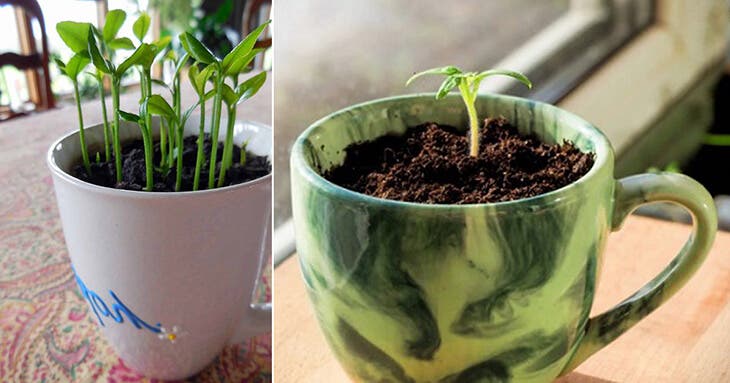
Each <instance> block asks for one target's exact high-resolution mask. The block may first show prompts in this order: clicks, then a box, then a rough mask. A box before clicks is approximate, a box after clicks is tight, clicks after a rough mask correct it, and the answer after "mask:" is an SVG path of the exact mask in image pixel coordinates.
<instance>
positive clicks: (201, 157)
mask: <svg viewBox="0 0 730 383" xmlns="http://www.w3.org/2000/svg"><path fill="white" fill-rule="evenodd" d="M204 142H205V100H204V99H203V98H201V102H200V127H199V128H198V142H197V143H198V153H197V156H196V158H195V175H194V176H193V190H198V187H199V186H200V169H201V168H202V167H203V162H204V161H205V151H204V150H203V144H204Z"/></svg>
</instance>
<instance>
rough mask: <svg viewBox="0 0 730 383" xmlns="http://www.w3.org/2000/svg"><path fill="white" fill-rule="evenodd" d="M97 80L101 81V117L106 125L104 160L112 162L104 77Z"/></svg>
mask: <svg viewBox="0 0 730 383" xmlns="http://www.w3.org/2000/svg"><path fill="white" fill-rule="evenodd" d="M97 80H99V81H98V82H99V96H100V98H101V115H102V117H103V119H104V120H103V121H102V122H103V123H104V160H105V161H107V162H108V161H110V160H111V153H110V152H109V144H110V142H109V135H110V134H111V132H110V131H109V118H108V116H107V114H106V96H105V95H104V77H103V76H101V77H98V78H97Z"/></svg>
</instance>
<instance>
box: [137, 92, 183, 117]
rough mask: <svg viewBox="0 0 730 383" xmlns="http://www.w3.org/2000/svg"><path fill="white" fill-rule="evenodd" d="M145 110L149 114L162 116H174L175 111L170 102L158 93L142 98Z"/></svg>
mask: <svg viewBox="0 0 730 383" xmlns="http://www.w3.org/2000/svg"><path fill="white" fill-rule="evenodd" d="M144 103H145V104H147V105H146V109H147V112H148V113H149V114H151V115H157V116H162V117H165V118H169V119H173V118H175V117H176V116H175V111H174V110H173V109H172V107H171V106H170V104H169V103H168V102H167V100H165V99H164V98H162V96H160V95H159V94H153V95H151V96H149V97H147V98H146V99H145V100H144Z"/></svg>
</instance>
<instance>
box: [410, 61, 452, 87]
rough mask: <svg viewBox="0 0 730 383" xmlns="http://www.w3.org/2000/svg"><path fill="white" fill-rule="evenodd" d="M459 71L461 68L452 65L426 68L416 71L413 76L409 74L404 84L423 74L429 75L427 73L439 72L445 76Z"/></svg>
mask: <svg viewBox="0 0 730 383" xmlns="http://www.w3.org/2000/svg"><path fill="white" fill-rule="evenodd" d="M459 73H462V72H461V69H459V68H457V67H455V66H453V65H449V66H445V67H440V68H433V69H428V70H425V71H423V72H419V73H416V74H414V75H413V76H411V78H409V79H408V81H406V86H408V85H410V84H411V82H413V80H415V79H417V78H419V77H421V76H425V75H429V74H441V75H446V76H453V75H455V74H459Z"/></svg>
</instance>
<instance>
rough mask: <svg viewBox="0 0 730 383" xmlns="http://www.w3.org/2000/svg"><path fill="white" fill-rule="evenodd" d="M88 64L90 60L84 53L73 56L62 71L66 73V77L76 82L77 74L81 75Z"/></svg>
mask: <svg viewBox="0 0 730 383" xmlns="http://www.w3.org/2000/svg"><path fill="white" fill-rule="evenodd" d="M90 62H91V59H90V58H89V56H88V55H87V54H86V52H81V53H77V54H75V55H74V56H73V57H71V59H70V60H68V63H66V68H65V70H64V71H65V72H66V76H68V77H70V78H71V80H73V81H76V78H77V77H78V76H79V73H81V72H82V71H83V70H84V68H86V66H87V65H89V63H90Z"/></svg>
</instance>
